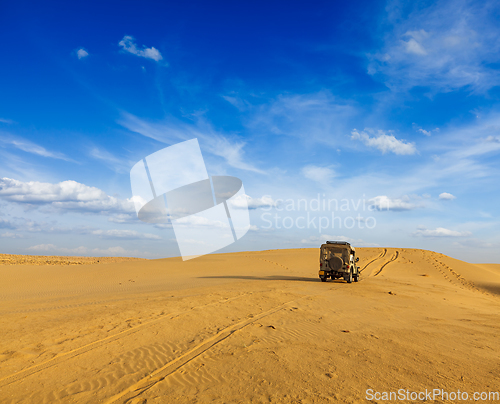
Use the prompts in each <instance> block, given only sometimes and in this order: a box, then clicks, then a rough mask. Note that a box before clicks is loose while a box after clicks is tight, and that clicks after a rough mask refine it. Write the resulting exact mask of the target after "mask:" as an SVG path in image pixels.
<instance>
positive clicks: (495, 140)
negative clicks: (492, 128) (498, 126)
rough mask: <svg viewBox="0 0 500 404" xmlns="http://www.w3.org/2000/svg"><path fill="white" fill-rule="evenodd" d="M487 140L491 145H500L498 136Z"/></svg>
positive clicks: (489, 137)
mask: <svg viewBox="0 0 500 404" xmlns="http://www.w3.org/2000/svg"><path fill="white" fill-rule="evenodd" d="M485 140H486V141H487V142H491V143H500V137H498V136H488V137H487V138H486V139H485Z"/></svg>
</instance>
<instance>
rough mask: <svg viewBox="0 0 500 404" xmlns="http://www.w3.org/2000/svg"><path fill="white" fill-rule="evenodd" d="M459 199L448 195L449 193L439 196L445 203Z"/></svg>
mask: <svg viewBox="0 0 500 404" xmlns="http://www.w3.org/2000/svg"><path fill="white" fill-rule="evenodd" d="M456 198H457V197H456V196H454V195H452V194H450V193H448V192H443V193H441V194H439V199H443V200H445V201H452V200H453V199H456Z"/></svg>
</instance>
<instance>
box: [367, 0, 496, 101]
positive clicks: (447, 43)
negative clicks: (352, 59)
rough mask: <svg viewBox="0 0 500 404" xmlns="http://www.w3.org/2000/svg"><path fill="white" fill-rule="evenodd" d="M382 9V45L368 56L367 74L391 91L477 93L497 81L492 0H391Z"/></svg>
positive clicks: (493, 5) (494, 22) (494, 3)
mask: <svg viewBox="0 0 500 404" xmlns="http://www.w3.org/2000/svg"><path fill="white" fill-rule="evenodd" d="M386 10H387V12H388V17H389V18H388V21H389V23H392V27H390V28H389V29H390V32H389V33H388V34H387V36H386V38H385V44H384V46H383V47H382V49H380V51H379V52H377V53H374V54H371V55H370V56H369V58H370V64H369V68H368V73H369V74H372V75H374V76H376V77H377V76H378V75H380V77H381V79H382V80H383V81H384V82H385V83H386V84H387V85H388V86H389V87H391V88H392V89H395V90H398V91H399V90H406V89H410V88H412V87H415V86H428V87H430V91H431V92H436V91H452V90H455V89H459V88H462V87H470V88H471V89H472V90H473V91H475V92H482V91H486V90H488V89H490V88H492V87H494V86H497V85H498V84H500V75H499V72H498V69H496V68H495V67H494V64H495V63H498V62H499V61H500V26H499V25H498V21H497V18H496V16H497V15H498V12H499V5H498V2H494V1H485V2H469V1H466V0H458V1H456V0H441V1H437V2H430V3H428V5H426V6H424V7H422V3H420V2H414V3H409V4H408V5H407V6H405V7H401V4H400V2H399V1H398V0H393V1H390V2H389V4H388V6H387V7H386ZM403 10H405V11H403Z"/></svg>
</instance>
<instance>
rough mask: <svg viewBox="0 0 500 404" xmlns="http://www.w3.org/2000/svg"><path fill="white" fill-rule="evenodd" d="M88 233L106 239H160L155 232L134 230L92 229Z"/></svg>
mask: <svg viewBox="0 0 500 404" xmlns="http://www.w3.org/2000/svg"><path fill="white" fill-rule="evenodd" d="M90 234H92V235H94V236H99V237H102V238H107V239H130V240H139V239H145V240H161V239H162V238H161V237H160V236H158V235H156V234H150V233H139V232H137V231H135V230H93V231H92V232H91V233H90Z"/></svg>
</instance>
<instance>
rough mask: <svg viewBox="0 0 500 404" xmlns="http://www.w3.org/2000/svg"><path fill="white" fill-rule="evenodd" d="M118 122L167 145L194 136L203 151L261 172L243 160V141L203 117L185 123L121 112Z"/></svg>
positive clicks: (237, 165)
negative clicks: (154, 121)
mask: <svg viewBox="0 0 500 404" xmlns="http://www.w3.org/2000/svg"><path fill="white" fill-rule="evenodd" d="M118 123H119V124H120V125H122V126H124V127H125V128H127V129H128V130H130V131H132V132H136V133H139V134H141V135H143V136H146V137H149V138H151V139H155V140H157V141H159V142H161V143H165V144H167V145H170V144H172V143H176V142H182V141H185V140H189V139H193V138H197V139H198V140H199V141H200V144H201V146H202V150H203V151H207V152H209V153H211V154H213V155H215V156H219V157H222V158H223V159H224V160H225V161H226V162H227V164H229V165H230V166H231V167H234V168H238V169H241V170H247V171H253V172H257V173H261V174H263V173H264V172H263V171H262V170H260V169H258V168H256V167H255V166H253V165H252V164H250V163H247V162H246V161H245V160H244V156H243V155H244V152H243V147H244V146H245V142H243V141H241V140H239V139H230V138H228V137H227V136H224V135H221V134H219V133H217V131H216V130H215V129H214V128H213V127H212V125H210V124H209V123H208V122H206V121H205V120H203V119H202V118H197V120H196V122H194V123H185V122H181V121H179V120H177V119H174V118H171V119H168V120H165V121H163V122H160V123H150V122H147V121H145V120H143V119H140V118H138V117H136V116H134V115H132V114H129V113H123V114H122V118H121V119H120V120H119V121H118Z"/></svg>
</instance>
